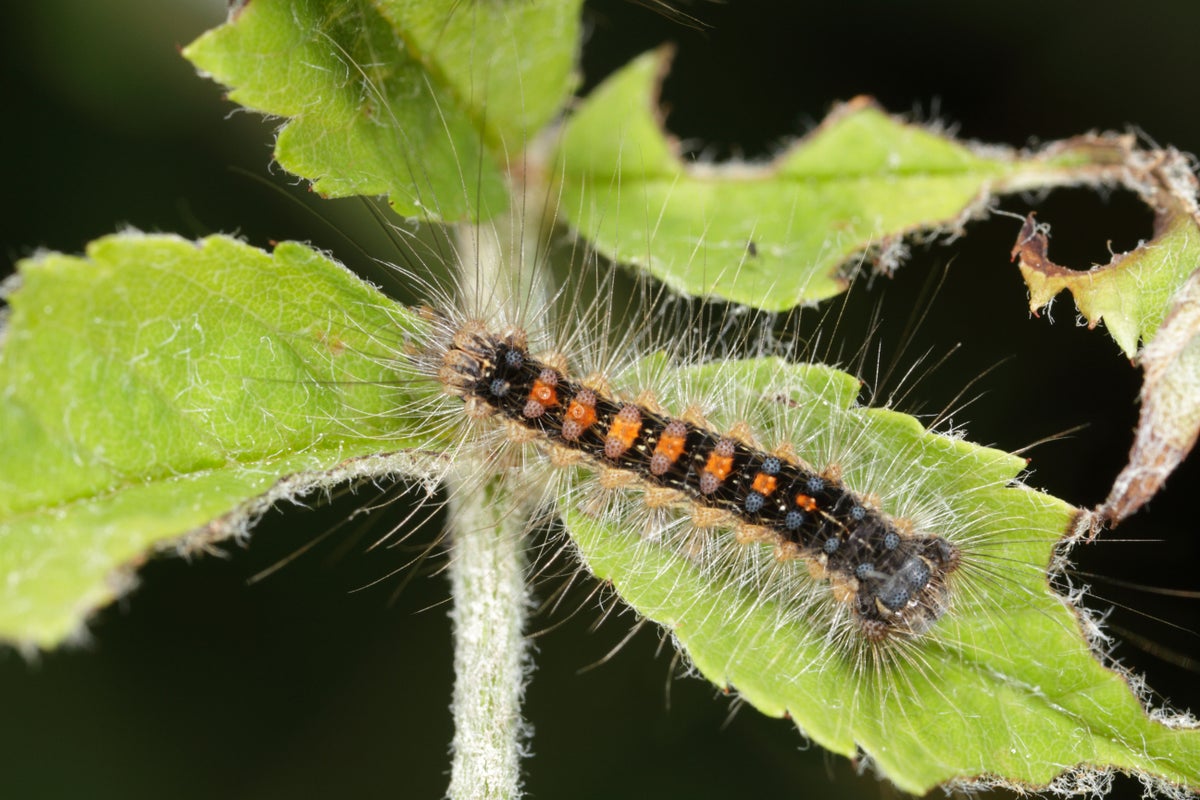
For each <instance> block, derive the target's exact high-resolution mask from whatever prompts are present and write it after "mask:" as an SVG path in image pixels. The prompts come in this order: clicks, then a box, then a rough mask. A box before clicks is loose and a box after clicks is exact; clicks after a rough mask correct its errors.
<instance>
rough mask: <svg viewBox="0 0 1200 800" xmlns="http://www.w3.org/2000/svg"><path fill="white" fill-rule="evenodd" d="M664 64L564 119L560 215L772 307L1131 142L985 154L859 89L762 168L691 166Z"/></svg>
mask: <svg viewBox="0 0 1200 800" xmlns="http://www.w3.org/2000/svg"><path fill="white" fill-rule="evenodd" d="M665 67H666V58H665V54H664V53H661V52H660V53H658V54H655V53H650V54H647V55H644V56H642V57H640V58H638V59H637V60H635V61H633V62H631V63H630V64H629V65H628V66H626V67H625V68H624V69H623V70H622V71H621V72H619V73H618V74H617V75H615V76H614V77H612V78H610V79H609V80H608V81H607V82H606V83H605V84H603V85H602V86H601V87H600V88H598V89H597V90H596V91H595V92H594V93H593V94H592V95H591V96H590V97H589V98H588V99H587V100H586V101H585V102H584V104H583V106H582V108H581V109H580V111H579V113H577V114H575V115H574V116H573V117H572V118H571V119H570V120H569V121H568V123H567V125H566V129H565V131H564V134H563V138H562V140H561V143H560V145H559V150H558V154H557V157H558V163H557V167H556V170H555V174H556V175H557V176H558V177H559V178H560V179H561V182H562V188H561V197H562V199H561V203H560V205H561V210H562V213H563V214H564V215H565V216H566V217H567V219H568V220H569V221H570V223H571V224H572V226H574V227H575V228H576V229H578V231H579V232H580V233H581V234H582V235H583V236H584V237H586V238H587V239H589V240H590V241H591V242H592V243H593V244H594V245H595V246H596V247H597V248H599V250H600V251H601V252H603V253H604V254H605V255H606V256H607V257H609V258H612V259H614V260H617V261H620V262H622V263H627V264H632V265H636V266H638V267H639V268H642V269H645V270H648V271H649V272H650V273H651V274H653V275H655V276H656V277H658V278H660V279H661V280H663V281H665V282H666V283H668V284H670V285H671V286H673V287H675V288H676V289H678V290H680V291H684V292H688V293H690V294H694V295H701V296H706V297H708V296H717V297H723V298H726V299H729V300H733V301H736V302H739V303H744V304H746V305H751V306H755V307H758V308H764V309H768V310H784V309H788V308H791V307H793V306H796V305H798V304H800V303H805V302H813V301H816V300H821V299H824V298H827V297H830V296H833V295H835V294H838V293H839V292H841V291H842V290H843V289H844V288H845V286H846V282H847V276H848V274H849V273H850V272H852V271H853V269H852V267H853V264H854V263H855V262H856V260H858V259H860V258H861V257H862V254H863V253H864V251H874V253H875V254H876V255H875V257H876V258H877V260H879V261H880V262H881V265H882V266H884V267H886V268H890V267H892V266H894V265H895V260H896V258H897V256H898V251H897V250H896V249H895V247H894V246H895V245H896V244H898V243H899V242H900V240H901V239H902V237H904V236H907V235H910V234H914V233H919V232H929V233H934V232H938V231H945V230H956V229H957V228H958V227H960V226H961V224H962V222H963V221H964V220H965V219H966V218H967V217H969V216H970V215H971V214H972V213H974V212H975V211H977V210H978V209H979V208H980V207H981V205H982V204H984V203H986V201H987V199H988V198H989V197H990V196H991V195H992V194H993V193H997V192H1003V191H1012V190H1016V189H1027V188H1033V187H1039V186H1050V185H1055V184H1061V183H1064V182H1088V181H1091V180H1095V179H1098V178H1099V172H1101V171H1103V169H1104V167H1105V166H1106V165H1109V164H1110V163H1112V162H1113V161H1114V160H1118V159H1119V156H1114V153H1113V151H1114V150H1120V149H1121V147H1122V146H1123V143H1122V142H1121V141H1119V140H1118V139H1106V138H1103V137H1092V138H1086V139H1081V140H1078V141H1070V142H1065V143H1061V144H1059V145H1055V146H1052V147H1048V148H1046V150H1044V151H1042V152H1041V153H1038V154H1034V155H1021V154H1017V153H1015V152H1011V151H1006V150H1004V149H1002V148H989V149H988V150H987V151H986V152H984V151H977V150H973V149H971V148H968V147H965V146H963V145H962V144H959V143H958V142H956V141H954V140H952V139H950V138H949V137H947V136H945V135H942V134H939V133H934V132H932V131H930V130H927V129H924V128H921V127H918V126H915V125H910V124H905V123H902V122H899V121H898V120H896V119H894V118H892V117H889V116H888V115H886V114H884V113H883V112H882V111H880V110H879V109H878V108H877V107H876V106H875V105H874V104H872V103H870V102H869V101H866V100H864V99H859V100H857V101H853V102H851V103H849V104H847V105H845V106H843V107H842V108H840V109H838V110H836V111H834V112H833V113H832V114H831V115H830V116H829V118H827V119H826V120H825V122H824V123H823V124H822V125H821V126H820V127H819V128H818V129H817V130H815V131H813V132H812V133H811V134H810V135H809V136H807V137H806V138H804V139H802V140H801V141H799V142H798V143H797V144H796V145H794V146H793V147H792V148H790V149H789V150H787V151H786V152H784V153H782V154H780V155H779V156H778V157H777V158H776V159H774V160H773V161H771V162H770V163H768V164H744V163H728V164H716V165H702V164H690V165H689V164H685V163H684V162H683V161H682V159H681V158H680V156H679V154H678V151H677V149H676V147H675V145H674V143H673V142H671V141H670V140H669V139H668V138H667V136H666V134H665V133H664V131H663V129H662V126H661V124H660V121H659V119H658V113H657V110H656V101H657V91H658V79H659V75H660V74H661V73H662V72H663V71H664V70H665ZM848 265H849V267H848Z"/></svg>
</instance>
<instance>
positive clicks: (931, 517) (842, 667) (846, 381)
mask: <svg viewBox="0 0 1200 800" xmlns="http://www.w3.org/2000/svg"><path fill="white" fill-rule="evenodd" d="M648 369H651V370H657V369H660V367H659V366H657V365H655V364H653V363H651V364H650V365H649V367H648ZM650 385H656V386H664V385H665V386H685V387H687V388H686V389H683V390H680V391H679V394H678V396H676V390H674V389H669V390H668V391H667V392H666V393H665V394H664V395H663V396H661V397H659V400H660V401H661V402H662V403H663V404H664V406H665V407H668V408H671V407H674V406H677V405H680V404H686V398H687V397H688V396H690V395H693V394H697V393H699V394H700V395H703V393H704V390H705V387H707V388H708V389H709V390H710V391H719V392H722V393H723V396H726V397H727V398H728V402H726V403H724V404H723V405H724V407H725V408H726V409H737V411H736V412H731V411H725V412H724V413H723V414H722V416H719V417H717V416H714V417H713V418H712V419H711V420H710V421H711V422H712V423H713V425H714V426H716V428H717V429H728V427H729V426H731V425H732V424H733V423H734V422H736V421H739V420H742V421H745V420H749V422H750V425H751V428H752V429H754V430H755V431H756V432H758V433H759V434H760V435H761V437H762V438H763V440H764V444H765V445H766V446H767V447H772V446H774V444H775V443H778V442H794V443H796V446H797V450H798V453H799V456H800V457H801V458H802V459H804V460H805V461H807V462H808V463H812V464H817V465H821V464H829V463H837V464H838V466H839V468H840V469H841V474H842V477H843V478H844V480H845V481H846V483H847V485H849V486H850V487H851V488H854V489H856V490H858V491H860V492H863V493H865V494H868V495H869V496H871V497H874V498H878V501H877V502H879V503H880V504H881V506H882V507H883V509H884V510H885V511H888V512H889V513H891V514H893V515H895V516H897V517H899V518H905V519H910V520H912V521H913V523H914V525H915V526H916V527H917V528H918V529H920V530H929V531H933V532H936V533H940V534H942V535H945V536H947V537H948V538H950V539H951V540H952V541H954V542H956V543H957V544H958V545H959V547H960V548H961V550H962V554H963V557H962V564H961V565H960V566H959V567H958V568H957V570H956V571H955V572H954V573H952V574H951V584H950V585H951V594H952V604H951V607H950V609H949V610H948V611H947V612H946V613H945V614H944V615H943V616H942V618H941V619H940V620H938V622H937V623H936V624H935V625H934V627H933V628H932V629H931V630H930V631H928V632H927V633H925V634H923V635H922V636H920V637H919V638H917V639H914V640H901V641H895V640H893V641H887V642H884V643H883V649H882V650H881V651H873V650H872V649H871V648H870V646H868V645H865V644H864V643H863V642H862V641H861V640H860V639H859V638H858V634H857V632H856V631H853V630H846V629H845V628H843V629H842V631H841V632H842V633H843V634H848V635H849V638H850V640H851V641H850V643H847V642H846V640H845V639H842V638H839V637H836V636H831V634H830V631H831V626H832V625H834V624H836V622H835V620H837V619H838V618H839V617H838V613H839V611H838V608H839V607H838V604H837V603H836V602H835V601H833V600H832V598H831V597H830V591H829V586H828V584H826V583H823V582H819V581H817V580H815V579H814V578H812V577H811V576H810V575H809V573H808V571H807V568H806V566H805V564H804V563H803V562H802V561H785V562H777V561H776V560H775V558H774V555H773V552H772V548H771V547H770V546H768V545H747V544H737V543H736V542H735V541H734V537H733V535H732V534H731V533H720V532H707V533H704V534H703V535H704V537H705V539H706V541H705V542H704V543H703V544H700V543H699V542H697V540H696V535H695V533H694V532H691V531H689V530H688V526H676V528H677V529H679V530H680V531H681V533H680V535H679V536H677V537H674V538H673V537H672V536H671V535H670V533H669V531H670V530H671V528H670V527H668V528H667V529H666V530H668V533H667V534H664V535H663V536H662V538H661V539H657V540H656V539H648V538H646V537H645V536H644V535H643V534H642V533H641V531H643V530H645V526H644V525H643V524H640V523H639V521H638V519H637V517H636V514H637V513H638V512H637V511H636V510H631V511H630V512H629V513H628V514H627V515H620V514H617V515H615V516H619V517H620V518H615V519H614V518H610V517H607V516H606V517H603V518H602V517H599V516H592V515H589V514H588V513H586V512H583V511H580V510H578V509H579V508H580V507H581V506H579V505H578V503H577V502H573V499H574V498H573V497H572V498H568V499H567V501H566V502H565V503H564V513H565V515H566V519H567V523H568V529H569V531H570V533H571V536H572V538H573V539H574V540H575V542H576V543H577V544H578V546H579V548H580V550H581V551H582V555H583V558H584V560H585V561H586V562H587V564H588V565H589V567H590V568H591V569H592V571H594V572H595V573H596V574H597V575H598V576H600V577H602V578H605V579H608V580H610V581H611V582H612V584H613V586H614V587H615V588H616V590H617V591H618V592H619V593H620V595H621V597H622V598H624V599H625V600H626V601H627V602H629V603H631V604H632V605H633V606H634V607H635V608H637V609H638V611H639V612H640V613H642V614H644V615H645V616H647V617H649V618H650V619H652V620H655V621H657V622H659V623H661V624H663V625H665V626H666V627H667V628H668V629H669V630H670V631H671V632H672V634H673V635H674V636H675V637H676V638H677V639H678V640H679V642H680V643H682V645H683V647H684V648H685V649H686V651H687V653H688V655H689V657H690V658H691V661H692V663H693V664H694V665H695V666H696V668H697V669H698V670H699V671H700V672H701V673H702V674H703V675H704V676H705V677H706V678H708V679H709V680H710V681H712V682H713V683H715V684H716V685H718V686H720V687H731V688H733V689H735V690H736V691H737V693H738V694H739V695H741V696H742V697H743V698H745V699H746V700H747V701H748V702H750V703H751V704H752V705H754V706H755V707H756V708H758V709H760V710H761V711H763V712H764V713H767V714H771V715H774V716H783V715H785V714H786V715H789V716H790V717H791V718H792V719H794V720H795V721H796V723H797V725H798V726H799V727H800V729H801V730H802V731H803V732H804V733H805V734H807V735H808V736H810V737H812V738H813V739H814V740H815V741H816V742H818V743H819V744H821V745H822V746H824V747H826V748H828V749H830V750H833V751H835V752H837V753H841V754H843V755H846V756H851V757H854V756H856V755H857V754H858V753H859V752H862V753H865V754H866V755H867V756H868V757H869V758H870V759H871V761H872V762H873V763H875V764H876V765H877V766H878V768H879V769H880V771H881V772H882V773H883V774H885V775H886V776H887V777H888V778H890V779H891V780H892V781H894V782H895V783H896V784H897V785H898V786H899V787H900V788H902V789H904V790H906V791H909V792H914V793H918V794H920V793H924V792H926V791H929V790H930V789H931V788H933V787H935V786H938V785H941V784H945V783H947V782H953V781H971V780H988V781H991V780H997V781H1000V782H1003V783H1006V784H1011V785H1019V786H1022V787H1041V786H1045V785H1047V784H1048V783H1049V782H1051V781H1053V780H1055V779H1056V778H1058V777H1059V776H1061V775H1063V774H1064V773H1069V772H1071V771H1073V770H1077V769H1080V770H1085V771H1086V770H1092V769H1095V770H1101V771H1103V770H1106V769H1110V768H1115V769H1118V770H1122V771H1127V772H1134V773H1138V774H1143V775H1148V776H1152V777H1153V778H1155V779H1159V780H1162V781H1166V782H1170V783H1175V784H1180V785H1185V786H1188V787H1191V788H1192V789H1195V788H1196V787H1198V786H1200V731H1197V730H1182V729H1175V728H1171V727H1168V726H1167V725H1166V724H1164V723H1163V722H1162V721H1158V720H1155V719H1151V717H1150V716H1149V715H1148V713H1147V711H1146V710H1145V709H1143V707H1142V705H1141V703H1140V702H1139V700H1138V698H1137V697H1136V696H1135V694H1134V693H1133V691H1132V690H1131V689H1130V687H1129V685H1128V683H1127V682H1126V679H1125V678H1124V677H1123V676H1122V675H1120V674H1119V673H1118V672H1115V671H1113V670H1110V669H1108V668H1105V667H1104V666H1102V664H1101V663H1100V662H1099V661H1098V660H1097V658H1096V656H1095V655H1094V654H1093V652H1092V650H1091V648H1090V647H1089V645H1088V642H1087V640H1086V638H1085V636H1084V634H1083V633H1082V631H1081V624H1080V621H1079V620H1078V619H1077V617H1076V614H1075V612H1074V610H1073V609H1072V607H1071V606H1070V605H1069V604H1068V603H1067V602H1066V601H1065V600H1064V599H1063V598H1061V597H1059V596H1058V595H1056V594H1055V593H1054V592H1053V591H1051V589H1050V587H1049V585H1048V582H1047V574H1048V571H1049V570H1050V569H1051V565H1052V564H1053V563H1055V562H1054V557H1055V555H1054V554H1055V548H1056V547H1057V546H1058V545H1059V543H1060V541H1061V540H1062V539H1063V536H1064V532H1065V531H1067V530H1068V529H1069V528H1070V527H1071V524H1072V520H1073V517H1074V513H1075V510H1074V509H1073V508H1071V507H1070V506H1068V505H1067V504H1065V503H1063V502H1061V501H1059V500H1057V499H1055V498H1052V497H1048V496H1046V495H1044V494H1041V493H1039V492H1035V491H1033V490H1030V489H1028V488H1025V487H1023V486H1020V485H1019V484H1014V483H1013V482H1014V481H1015V480H1016V479H1017V477H1018V475H1019V473H1020V471H1021V470H1022V468H1023V466H1024V461H1023V460H1022V459H1020V458H1017V457H1015V456H1011V455H1009V454H1007V453H1002V452H999V451H996V450H991V449H987V448H983V447H978V446H975V445H971V444H968V443H966V442H964V441H962V440H959V439H955V438H949V437H946V436H940V435H936V434H932V433H930V432H928V431H926V430H925V429H924V428H923V427H922V426H921V425H920V423H919V422H917V420H915V419H914V418H912V417H909V416H906V415H903V414H899V413H897V412H892V411H886V410H870V409H864V408H861V407H858V406H856V405H854V398H855V396H856V394H857V391H858V386H857V383H856V382H855V381H854V379H853V378H851V377H850V376H848V375H845V374H844V373H839V372H836V371H834V370H831V369H828V368H825V367H818V366H807V367H806V366H797V365H789V364H786V363H783V362H779V361H776V360H771V359H764V360H753V361H742V362H725V363H719V364H714V365H710V366H704V367H697V368H689V369H687V370H683V371H680V372H678V374H676V375H675V380H673V381H671V382H669V383H666V384H664V383H661V382H660V383H655V384H650ZM718 413H721V412H720V411H718ZM735 414H736V415H737V418H736V419H735V416H734V415H735ZM797 415H799V416H800V417H801V419H800V420H799V421H797V420H796V417H797ZM582 507H585V508H586V506H582ZM631 509H632V506H631ZM841 619H842V620H843V622H842V624H843V625H845V624H846V623H845V620H844V617H842V618H841Z"/></svg>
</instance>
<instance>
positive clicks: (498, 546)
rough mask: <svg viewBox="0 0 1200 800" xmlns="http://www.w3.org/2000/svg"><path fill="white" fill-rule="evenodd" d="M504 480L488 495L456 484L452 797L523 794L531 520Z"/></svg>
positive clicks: (496, 798)
mask: <svg viewBox="0 0 1200 800" xmlns="http://www.w3.org/2000/svg"><path fill="white" fill-rule="evenodd" d="M506 483H507V481H505V479H504V478H502V477H501V478H496V479H494V480H493V481H491V482H490V483H489V484H488V485H487V486H486V487H485V489H484V491H483V492H478V491H475V492H471V493H464V492H461V491H456V488H458V487H454V486H451V487H450V521H451V525H452V526H453V528H452V535H453V537H454V550H453V557H452V558H451V561H450V583H451V588H452V591H453V596H454V610H453V612H452V614H451V616H452V618H453V620H454V704H453V709H454V743H453V754H454V756H453V763H452V765H451V770H450V789H449V791H448V793H447V794H448V796H449V797H450V798H452V800H485V799H486V800H510V799H511V798H515V797H519V796H520V793H521V769H520V759H521V756H522V754H523V750H524V747H523V741H524V738H525V726H524V722H523V720H522V719H521V701H522V697H523V694H524V686H525V674H526V672H527V669H526V663H525V662H526V660H527V657H526V653H525V649H526V643H525V639H524V636H523V635H522V627H523V625H524V621H525V610H526V607H527V605H528V596H527V592H528V590H527V588H526V585H525V557H524V542H523V536H522V534H523V532H524V527H525V526H524V517H523V515H522V514H520V513H518V510H517V509H516V508H514V503H513V496H512V493H511V491H510V490H509V488H508V487H507V486H505V484H506Z"/></svg>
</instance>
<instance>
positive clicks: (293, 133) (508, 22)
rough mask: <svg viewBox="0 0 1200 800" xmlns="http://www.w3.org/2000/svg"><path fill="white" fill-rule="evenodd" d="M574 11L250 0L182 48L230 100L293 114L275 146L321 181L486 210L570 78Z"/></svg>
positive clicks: (502, 199)
mask: <svg viewBox="0 0 1200 800" xmlns="http://www.w3.org/2000/svg"><path fill="white" fill-rule="evenodd" d="M578 17H579V0H569V2H550V0H539V1H538V2H520V3H511V2H500V3H492V2H488V3H458V4H454V5H453V6H452V7H450V8H447V6H446V4H445V3H440V2H429V1H428V0H425V1H424V2H418V0H377V1H376V2H368V0H351V1H350V2H334V0H254V2H251V3H248V4H246V5H244V6H241V7H240V8H239V9H238V10H237V11H236V12H235V13H234V16H233V17H232V19H231V20H230V21H229V22H228V23H226V24H225V25H223V26H221V27H219V28H216V29H214V30H212V31H209V32H208V33H206V34H205V35H203V36H201V37H200V38H199V39H197V40H196V41H195V42H193V43H192V44H191V45H189V46H188V47H187V48H185V50H184V55H185V56H186V57H187V58H188V59H190V60H191V61H192V63H194V64H195V65H196V66H197V67H199V68H200V69H202V70H204V71H205V72H207V73H209V74H210V75H212V76H213V78H215V79H216V80H218V81H220V82H221V83H224V84H226V85H227V86H230V87H231V91H230V93H229V96H230V98H231V99H233V100H235V101H237V102H238V103H241V104H242V105H244V106H246V107H248V108H251V109H255V110H258V111H262V112H265V113H267V114H273V115H278V116H282V117H288V118H289V120H288V122H287V123H286V124H285V126H284V127H283V130H282V131H281V132H280V134H279V140H278V142H277V145H276V150H275V157H276V159H277V160H278V161H279V163H280V164H282V165H283V167H284V168H285V169H287V170H289V171H291V172H293V173H295V174H297V175H300V176H301V177H304V178H307V179H309V180H311V181H312V182H313V186H314V188H315V189H316V190H317V191H318V192H321V193H322V194H324V195H327V196H330V197H344V196H348V195H378V194H386V195H387V196H388V197H389V199H390V202H391V204H392V207H393V208H394V209H395V210H396V211H397V212H398V213H400V214H404V215H407V216H426V217H429V218H432V219H440V220H446V221H458V220H468V219H475V218H481V219H486V218H489V217H490V216H491V215H493V214H496V213H499V212H500V211H503V210H504V209H505V208H506V207H507V203H508V198H507V190H506V187H505V178H504V173H505V171H506V170H507V169H508V168H509V166H510V165H512V164H514V163H516V162H518V161H519V160H520V158H521V156H522V154H523V152H524V148H525V147H526V146H527V144H528V142H529V140H530V139H531V138H532V137H533V136H534V135H536V134H537V132H538V130H539V129H540V128H541V126H543V125H544V124H545V123H546V122H547V121H549V120H550V119H551V118H553V116H554V115H555V114H557V113H558V111H559V109H560V108H561V106H562V104H563V103H564V102H565V101H566V98H567V97H568V96H569V94H570V92H571V89H572V88H573V86H574V74H573V71H572V70H573V66H574V60H575V51H576V47H577V46H578V45H577V42H578V25H579V22H578Z"/></svg>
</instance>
